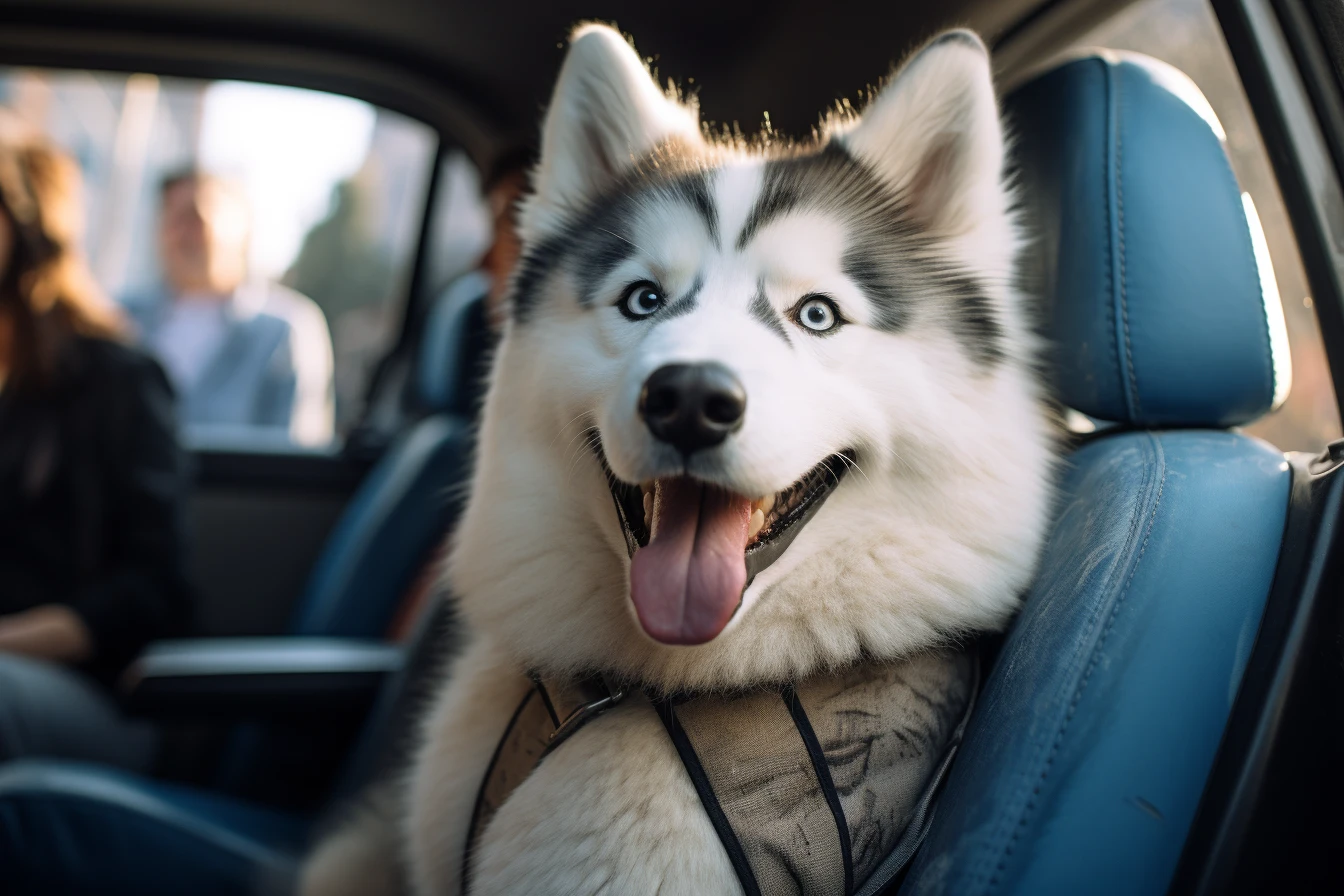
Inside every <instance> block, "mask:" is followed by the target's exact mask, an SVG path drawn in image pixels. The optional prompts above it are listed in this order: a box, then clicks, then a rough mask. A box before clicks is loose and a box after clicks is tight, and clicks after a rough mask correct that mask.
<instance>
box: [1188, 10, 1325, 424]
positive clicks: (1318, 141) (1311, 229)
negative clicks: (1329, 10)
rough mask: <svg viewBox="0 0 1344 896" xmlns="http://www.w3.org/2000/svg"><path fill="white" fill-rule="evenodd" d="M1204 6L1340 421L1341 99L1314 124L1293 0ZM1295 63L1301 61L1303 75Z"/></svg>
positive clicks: (1315, 51) (1312, 50)
mask: <svg viewBox="0 0 1344 896" xmlns="http://www.w3.org/2000/svg"><path fill="white" fill-rule="evenodd" d="M1211 5H1212V7H1213V11H1214V14H1215V15H1216V16H1217V18H1218V22H1219V25H1220V26H1221V27H1222V30H1223V36H1224V38H1225V39H1226V41H1227V46H1228V50H1229V51H1230V52H1231V54H1232V60H1233V62H1234V63H1235V64H1236V66H1237V73H1238V75H1239V76H1240V77H1241V81H1242V86H1243V89H1244V90H1245V91H1246V97H1247V99H1248V100H1249V102H1250V104H1251V111H1252V113H1253V114H1254V115H1255V119H1256V125H1257V126H1258V127H1259V129H1260V134H1261V138H1262V139H1263V140H1264V143H1265V148H1266V149H1267V150H1268V151H1269V160H1270V165H1271V166H1272V168H1273V170H1274V176H1275V178H1276V179H1277V180H1278V182H1279V190H1280V193H1281V194H1282V195H1283V201H1284V205H1285V206H1286V208H1287V210H1288V218H1289V220H1290V221H1291V223H1292V226H1293V235H1294V237H1295V238H1296V240H1297V245H1298V251H1299V253H1300V255H1301V257H1302V265H1303V268H1304V269H1305V271H1306V274H1307V283H1308V284H1309V285H1310V287H1311V292H1312V302H1313V304H1314V306H1315V310H1316V318H1317V321H1318V322H1319V324H1320V328H1321V340H1322V343H1323V345H1324V348H1325V354H1326V359H1327V361H1328V362H1329V366H1330V377H1331V381H1332V384H1333V386H1334V390H1335V403H1336V405H1337V406H1338V407H1339V408H1340V412H1341V417H1344V189H1342V188H1341V180H1342V176H1341V173H1342V172H1344V166H1342V165H1341V164H1340V160H1339V159H1337V158H1336V156H1335V155H1334V154H1333V153H1332V152H1331V151H1330V144H1329V142H1328V141H1327V139H1326V136H1325V132H1326V130H1327V129H1330V130H1334V131H1336V141H1335V142H1336V145H1339V146H1341V147H1344V115H1340V114H1339V113H1340V110H1339V108H1338V103H1339V99H1340V98H1339V97H1338V95H1337V94H1336V95H1335V96H1334V97H1333V99H1334V104H1335V106H1336V108H1334V109H1333V110H1332V109H1331V108H1329V106H1327V107H1326V108H1325V114H1324V115H1323V116H1322V117H1319V118H1318V111H1319V107H1318V106H1317V105H1316V103H1314V102H1313V101H1312V93H1311V91H1309V90H1308V89H1307V86H1306V80H1307V79H1306V78H1304V74H1305V75H1310V76H1311V77H1313V78H1314V77H1316V76H1317V74H1318V73H1319V72H1320V71H1322V69H1321V66H1322V65H1323V64H1324V63H1323V57H1322V50H1321V48H1320V45H1319V42H1318V38H1317V35H1316V34H1315V32H1314V30H1313V29H1311V28H1310V25H1309V23H1310V19H1309V18H1306V19H1303V18H1301V17H1300V15H1301V14H1303V13H1305V10H1302V9H1301V4H1300V3H1299V2H1297V0H1277V2H1275V3H1273V4H1271V3H1270V2H1269V0H1211ZM1275 6H1277V7H1279V8H1281V9H1287V8H1289V7H1296V8H1297V10H1298V13H1292V14H1290V16H1289V17H1288V18H1287V19H1286V20H1285V19H1280V18H1279V16H1278V15H1276V13H1275V9H1274V7H1275ZM1304 24H1306V25H1307V27H1306V28H1304V27H1303V25H1304ZM1285 26H1286V27H1285ZM1289 33H1292V34H1293V39H1292V41H1291V42H1290V40H1289V37H1288V34H1289ZM1295 48H1296V50H1297V52H1296V53H1295V52H1294V49H1295ZM1300 60H1305V61H1306V65H1305V69H1306V70H1305V72H1304V71H1303V69H1301V68H1299V65H1302V64H1303V63H1302V62H1301V61H1300ZM1324 71H1326V72H1327V73H1328V72H1329V69H1328V67H1327V68H1326V69H1324ZM1329 77H1330V80H1329V81H1325V82H1320V83H1318V85H1317V89H1318V91H1319V92H1320V93H1321V94H1322V95H1324V94H1325V91H1326V88H1325V86H1324V85H1325V84H1331V83H1334V80H1333V75H1330V76H1329ZM1331 112H1334V113H1336V114H1333V115H1332V114H1330V113H1331ZM1332 125H1333V127H1332ZM1332 233H1333V234H1334V235H1333V236H1332Z"/></svg>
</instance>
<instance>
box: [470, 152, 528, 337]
mask: <svg viewBox="0 0 1344 896" xmlns="http://www.w3.org/2000/svg"><path fill="white" fill-rule="evenodd" d="M532 162H533V150H532V149H531V147H529V146H526V145H523V146H515V147H512V148H510V149H508V150H506V151H504V152H503V153H501V154H500V155H499V156H498V157H496V159H495V161H494V163H493V164H492V165H491V166H490V170H489V172H488V173H487V174H486V176H485V178H484V180H483V181H482V183H481V190H482V192H483V193H484V197H485V201H486V202H487V203H488V204H489V206H490V219H491V222H492V223H491V228H492V229H491V237H490V248H488V249H486V250H485V254H484V255H483V256H482V257H481V262H480V270H481V271H482V273H484V274H485V275H486V276H487V277H489V280H490V283H489V289H488V292H486V296H485V301H486V309H487V311H488V314H489V320H490V325H491V327H492V328H493V329H494V330H495V331H496V332H498V330H499V329H500V327H502V326H503V324H504V317H505V316H506V314H507V309H505V307H504V296H505V294H506V293H507V291H508V288H509V278H510V277H511V276H512V275H513V269H514V267H516V266H517V264H518V257H519V255H520V254H521V253H522V243H521V242H520V241H519V239H518V203H519V202H521V201H522V199H523V196H524V195H525V194H526V193H527V180H528V173H529V172H530V171H531V167H532Z"/></svg>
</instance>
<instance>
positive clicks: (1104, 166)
mask: <svg viewBox="0 0 1344 896" xmlns="http://www.w3.org/2000/svg"><path fill="white" fill-rule="evenodd" d="M1096 61H1097V63H1098V64H1099V65H1100V66H1101V78H1102V82H1103V84H1104V85H1105V87H1104V89H1105V95H1106V104H1105V106H1104V108H1103V109H1102V111H1101V114H1102V116H1103V123H1104V125H1105V129H1104V133H1105V134H1106V139H1104V140H1102V141H1101V177H1100V178H1099V180H1100V183H1101V209H1102V213H1103V214H1104V215H1105V216H1106V226H1105V227H1103V228H1102V232H1103V233H1104V234H1105V235H1106V254H1105V255H1104V256H1103V260H1102V265H1101V269H1102V271H1103V273H1104V274H1105V277H1106V288H1105V292H1104V293H1103V296H1105V298H1106V299H1107V300H1109V301H1112V302H1113V301H1114V295H1115V265H1114V263H1113V256H1114V253H1115V249H1114V242H1115V234H1114V233H1112V232H1111V231H1112V228H1111V154H1110V148H1111V141H1110V133H1111V82H1112V80H1114V78H1113V73H1112V71H1111V66H1110V63H1108V62H1107V61H1106V60H1105V59H1101V58H1098V59H1097V60H1096ZM1105 317H1107V318H1109V319H1110V321H1111V338H1110V339H1109V340H1108V341H1107V346H1106V350H1107V353H1108V354H1109V355H1110V356H1111V365H1112V367H1114V369H1115V375H1116V378H1117V379H1119V378H1120V377H1122V376H1124V370H1123V368H1122V366H1121V364H1120V334H1119V333H1118V332H1116V330H1117V328H1116V325H1115V314H1114V313H1113V312H1112V313H1111V314H1109V315H1105ZM1123 388H1124V386H1123V384H1122V385H1121V389H1122V390H1123Z"/></svg>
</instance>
